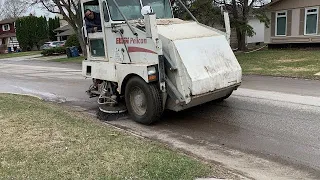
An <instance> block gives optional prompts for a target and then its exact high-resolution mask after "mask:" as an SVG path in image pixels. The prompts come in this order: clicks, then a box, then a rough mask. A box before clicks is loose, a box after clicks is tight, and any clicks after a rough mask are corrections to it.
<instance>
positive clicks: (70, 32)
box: [56, 29, 74, 36]
mask: <svg viewBox="0 0 320 180" xmlns="http://www.w3.org/2000/svg"><path fill="white" fill-rule="evenodd" d="M73 34H74V30H73V29H68V30H66V31H64V32H62V33H59V34H57V35H56V36H70V35H73Z"/></svg>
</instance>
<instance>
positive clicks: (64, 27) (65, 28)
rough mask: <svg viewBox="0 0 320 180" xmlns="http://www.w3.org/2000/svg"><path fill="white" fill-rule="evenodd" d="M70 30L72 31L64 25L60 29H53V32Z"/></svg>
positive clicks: (68, 26)
mask: <svg viewBox="0 0 320 180" xmlns="http://www.w3.org/2000/svg"><path fill="white" fill-rule="evenodd" d="M70 29H72V27H71V26H70V25H69V24H68V25H65V26H62V27H58V28H57V29H54V30H53V31H54V32H58V31H66V30H70Z"/></svg>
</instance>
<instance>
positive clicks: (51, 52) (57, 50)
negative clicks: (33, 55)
mask: <svg viewBox="0 0 320 180" xmlns="http://www.w3.org/2000/svg"><path fill="white" fill-rule="evenodd" d="M65 53H66V48H65V47H54V48H50V49H44V50H42V52H41V54H42V55H44V56H52V55H57V54H65Z"/></svg>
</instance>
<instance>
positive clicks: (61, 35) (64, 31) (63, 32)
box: [53, 25, 74, 41]
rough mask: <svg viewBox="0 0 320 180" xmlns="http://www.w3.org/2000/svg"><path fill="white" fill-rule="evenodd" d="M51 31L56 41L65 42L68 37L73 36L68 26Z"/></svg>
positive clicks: (72, 31)
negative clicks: (54, 34)
mask: <svg viewBox="0 0 320 180" xmlns="http://www.w3.org/2000/svg"><path fill="white" fill-rule="evenodd" d="M53 31H54V32H55V33H57V35H56V36H57V39H58V41H64V40H67V39H68V37H69V36H70V35H73V34H74V30H73V28H72V27H71V26H70V25H64V26H61V27H59V28H57V29H54V30H53Z"/></svg>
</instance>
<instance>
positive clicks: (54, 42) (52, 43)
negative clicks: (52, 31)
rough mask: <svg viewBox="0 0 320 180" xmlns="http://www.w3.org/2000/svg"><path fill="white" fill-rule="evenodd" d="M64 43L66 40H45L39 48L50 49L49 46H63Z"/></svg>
mask: <svg viewBox="0 0 320 180" xmlns="http://www.w3.org/2000/svg"><path fill="white" fill-rule="evenodd" d="M65 43H66V41H49V42H45V43H44V44H43V45H42V46H41V47H40V50H43V49H50V48H54V47H62V46H64V44H65Z"/></svg>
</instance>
